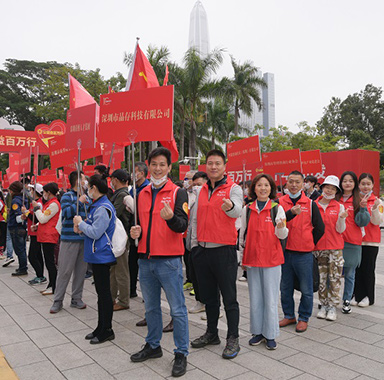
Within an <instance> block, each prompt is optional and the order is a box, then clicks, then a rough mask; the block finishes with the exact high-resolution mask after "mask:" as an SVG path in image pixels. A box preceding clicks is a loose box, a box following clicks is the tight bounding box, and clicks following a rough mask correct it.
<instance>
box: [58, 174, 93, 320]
mask: <svg viewBox="0 0 384 380" xmlns="http://www.w3.org/2000/svg"><path fill="white" fill-rule="evenodd" d="M85 181H86V180H85V176H84V173H83V172H80V186H81V187H82V188H79V181H78V173H77V171H76V170H75V171H73V172H71V173H70V174H69V183H70V184H71V188H70V189H69V191H68V192H66V193H65V194H64V195H63V196H62V198H61V201H60V205H61V223H62V228H61V240H60V251H59V259H58V272H57V279H56V289H55V296H54V301H53V305H52V307H51V309H50V313H51V314H56V313H58V312H59V311H60V310H61V309H62V308H63V301H64V297H65V292H66V291H67V287H68V283H69V280H70V279H71V276H72V299H71V307H74V308H77V309H85V308H86V307H87V305H86V304H85V303H84V302H83V300H82V298H83V289H84V279H85V272H86V271H87V263H86V262H85V261H84V237H83V236H82V235H80V234H76V233H75V232H74V231H73V218H74V217H75V215H77V205H76V204H77V197H79V215H80V216H81V217H82V218H83V219H86V209H87V208H88V206H89V204H90V201H89V199H88V197H87V196H86V195H85V194H84V191H85V189H84V188H85Z"/></svg>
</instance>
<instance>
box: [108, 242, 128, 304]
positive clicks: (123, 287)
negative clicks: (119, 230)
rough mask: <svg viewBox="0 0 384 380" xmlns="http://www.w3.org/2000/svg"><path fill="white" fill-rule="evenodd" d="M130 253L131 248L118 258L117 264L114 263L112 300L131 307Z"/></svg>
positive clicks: (111, 275)
mask: <svg viewBox="0 0 384 380" xmlns="http://www.w3.org/2000/svg"><path fill="white" fill-rule="evenodd" d="M128 247H129V245H128ZM128 253H129V248H127V249H126V251H125V252H124V253H123V254H122V255H121V256H120V257H118V258H117V259H116V262H117V263H116V265H112V266H111V270H110V280H111V295H112V300H113V301H115V302H116V303H117V304H119V305H120V306H122V307H129V288H130V284H129V282H130V280H129V269H128ZM116 299H117V300H116Z"/></svg>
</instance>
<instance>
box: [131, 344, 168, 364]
mask: <svg viewBox="0 0 384 380" xmlns="http://www.w3.org/2000/svg"><path fill="white" fill-rule="evenodd" d="M162 356H163V350H162V349H161V346H159V347H156V348H152V347H151V346H150V345H149V343H146V344H145V346H144V348H143V349H142V350H141V351H139V352H136V354H133V355H131V360H132V361H133V362H135V363H139V362H144V361H146V360H148V359H155V358H161V357H162Z"/></svg>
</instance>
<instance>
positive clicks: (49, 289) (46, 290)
mask: <svg viewBox="0 0 384 380" xmlns="http://www.w3.org/2000/svg"><path fill="white" fill-rule="evenodd" d="M40 293H41V294H42V295H43V296H50V295H51V294H53V290H52V287H49V288H47V289H45V290H41V291H40Z"/></svg>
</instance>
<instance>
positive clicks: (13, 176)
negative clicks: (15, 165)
mask: <svg viewBox="0 0 384 380" xmlns="http://www.w3.org/2000/svg"><path fill="white" fill-rule="evenodd" d="M6 172H7V179H8V181H9V184H11V183H12V182H15V181H19V180H20V175H19V173H18V172H17V171H16V172H14V171H12V170H11V168H8V169H7V170H6Z"/></svg>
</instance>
